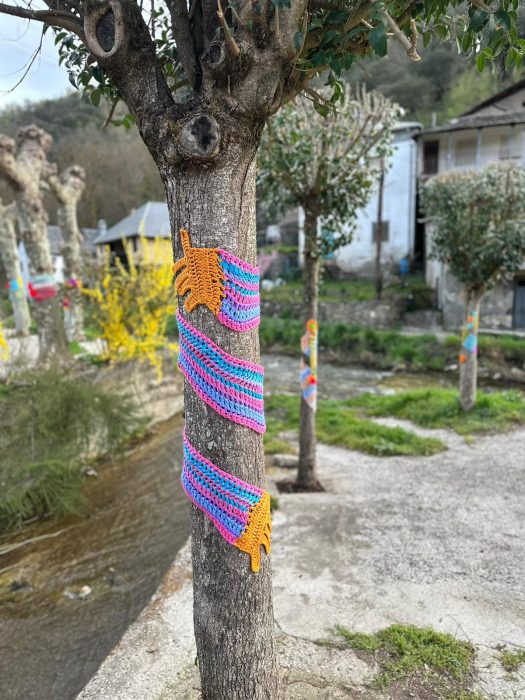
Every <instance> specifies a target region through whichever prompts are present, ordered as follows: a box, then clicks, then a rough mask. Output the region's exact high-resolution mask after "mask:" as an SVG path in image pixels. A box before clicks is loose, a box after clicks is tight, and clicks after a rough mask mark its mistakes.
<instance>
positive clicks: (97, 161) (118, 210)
mask: <svg viewBox="0 0 525 700" xmlns="http://www.w3.org/2000/svg"><path fill="white" fill-rule="evenodd" d="M105 121H106V115H105V113H104V112H103V110H102V109H100V108H96V107H94V106H93V105H91V104H90V103H88V102H86V101H85V100H82V99H80V97H79V95H78V94H77V93H74V94H71V95H68V96H67V97H63V98H60V99H58V100H45V101H43V102H38V103H34V104H29V105H26V106H24V107H19V108H16V109H8V110H5V111H4V112H2V113H0V133H7V134H9V135H11V136H14V135H15V133H16V130H17V129H18V127H19V126H22V125H25V124H37V125H38V126H40V127H42V128H43V129H45V130H46V131H48V132H49V133H50V134H51V135H52V136H53V146H52V149H51V153H50V155H49V158H50V160H51V161H54V162H56V163H57V164H58V166H59V169H62V168H65V167H67V166H68V165H72V164H73V163H78V164H79V165H81V166H82V167H83V168H85V170H86V175H87V184H88V186H87V188H86V191H85V193H84V196H83V198H82V200H81V201H80V205H79V222H80V225H81V226H88V227H94V226H96V223H97V220H98V219H100V218H103V219H106V221H107V222H108V224H109V225H112V224H114V223H116V222H117V221H119V220H120V219H122V218H123V217H124V216H126V215H127V214H129V212H130V210H131V209H132V208H133V207H137V206H140V204H142V203H143V202H145V201H147V200H149V199H152V200H159V199H163V198H164V188H163V186H162V182H161V180H160V177H159V175H158V172H157V169H156V167H155V165H154V163H153V160H152V158H151V156H150V154H149V153H148V151H147V149H146V147H145V146H144V144H143V143H142V141H141V139H140V137H139V136H138V133H137V131H136V129H135V128H132V129H130V130H129V131H127V130H126V129H124V128H122V127H116V126H111V125H109V126H107V127H105V128H103V126H104V123H105ZM0 197H1V198H2V199H3V200H4V201H9V200H10V199H11V198H12V194H11V193H10V192H9V189H8V187H7V185H6V184H5V183H4V182H3V181H2V180H1V179H0ZM46 207H47V209H48V211H49V214H50V222H51V223H54V222H55V221H56V205H55V203H54V201H53V199H52V198H51V197H50V196H46Z"/></svg>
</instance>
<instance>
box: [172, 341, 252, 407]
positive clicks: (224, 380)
mask: <svg viewBox="0 0 525 700" xmlns="http://www.w3.org/2000/svg"><path fill="white" fill-rule="evenodd" d="M180 347H181V350H183V352H185V353H187V354H188V355H189V356H190V357H191V358H192V360H193V361H194V362H196V363H197V364H198V366H199V367H200V368H201V369H202V370H204V371H205V372H206V374H208V375H209V376H210V377H212V379H216V380H217V381H219V382H221V384H224V386H227V387H230V389H234V390H235V391H240V392H241V393H243V394H246V396H250V397H251V398H252V399H263V398H264V396H263V394H262V392H256V391H253V390H252V389H248V387H245V386H243V385H242V384H239V383H238V382H234V381H231V380H230V379H227V378H226V377H224V376H222V375H221V374H219V373H218V372H215V371H214V370H213V369H211V368H210V367H209V365H206V364H205V363H204V362H203V360H201V359H200V358H199V357H196V356H195V355H193V353H192V352H191V348H189V347H188V346H187V345H186V344H185V343H183V342H181V344H180ZM184 360H185V358H184Z"/></svg>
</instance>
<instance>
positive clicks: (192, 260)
mask: <svg viewBox="0 0 525 700" xmlns="http://www.w3.org/2000/svg"><path fill="white" fill-rule="evenodd" d="M180 238H181V242H182V248H183V251H184V257H182V258H181V259H180V260H178V261H177V262H176V263H175V265H174V267H173V272H174V274H175V275H178V277H177V279H176V281H175V290H176V292H177V294H178V295H179V296H181V297H182V296H184V295H185V294H188V292H189V294H188V297H187V299H186V301H185V302H184V308H185V309H186V311H188V313H191V311H193V309H194V308H195V307H196V306H199V305H200V304H203V305H204V306H207V307H208V308H209V309H210V311H211V312H212V313H213V314H215V316H216V317H217V318H218V319H219V321H220V322H221V323H222V324H223V325H224V326H226V327H227V328H231V329H232V330H234V331H239V332H240V331H249V330H250V329H251V328H255V326H258V325H259V322H260V315H261V310H260V297H259V270H258V268H257V267H254V266H253V265H249V264H248V263H247V262H244V260H241V259H240V258H237V257H236V256H235V255H232V254H231V253H228V252H227V251H226V250H222V249H221V248H192V245H191V240H190V234H189V233H188V231H186V229H181V230H180Z"/></svg>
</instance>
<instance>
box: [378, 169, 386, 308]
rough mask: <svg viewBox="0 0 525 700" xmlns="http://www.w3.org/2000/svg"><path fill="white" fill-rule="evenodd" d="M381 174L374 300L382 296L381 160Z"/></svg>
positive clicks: (382, 182)
mask: <svg viewBox="0 0 525 700" xmlns="http://www.w3.org/2000/svg"><path fill="white" fill-rule="evenodd" d="M380 167H381V172H380V174H379V191H378V194H377V226H376V298H377V299H381V296H382V295H383V268H382V265H381V255H382V248H383V235H382V234H383V194H384V189H385V164H384V161H383V159H381V166H380Z"/></svg>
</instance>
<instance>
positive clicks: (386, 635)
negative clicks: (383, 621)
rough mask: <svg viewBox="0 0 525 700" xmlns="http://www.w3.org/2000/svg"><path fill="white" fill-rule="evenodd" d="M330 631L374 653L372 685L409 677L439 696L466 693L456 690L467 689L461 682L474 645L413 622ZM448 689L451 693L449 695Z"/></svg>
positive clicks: (467, 676)
mask: <svg viewBox="0 0 525 700" xmlns="http://www.w3.org/2000/svg"><path fill="white" fill-rule="evenodd" d="M334 632H335V634H336V635H337V636H338V637H339V638H340V639H342V641H343V642H344V643H345V644H346V645H347V646H349V647H350V648H352V649H356V650H358V651H362V652H369V653H373V654H374V656H375V659H376V661H378V662H379V665H380V671H379V673H378V674H377V675H376V676H374V678H373V679H372V685H373V686H375V687H376V688H385V687H387V686H389V685H391V684H392V683H394V682H396V681H399V680H401V679H406V678H410V682H411V684H414V683H415V684H416V686H417V684H418V683H419V684H420V687H421V688H422V689H424V690H432V689H436V690H437V689H439V692H440V693H441V694H439V695H436V697H440V698H441V697H443V691H444V692H446V693H447V695H445V697H450V698H452V697H456V698H457V697H468V695H467V696H465V695H463V696H462V695H459V693H460V692H463V693H468V692H471V691H470V690H469V689H468V688H467V687H465V686H464V684H465V683H466V682H468V680H469V679H470V676H471V674H472V664H473V660H474V649H473V647H472V645H471V644H469V643H468V642H463V641H460V640H458V639H455V638H454V637H452V636H451V635H450V634H444V633H442V632H436V631H435V630H433V629H432V628H430V627H425V628H420V627H414V626H413V625H391V626H390V627H387V628H386V629H384V630H380V631H379V632H376V633H375V634H362V633H357V632H351V631H349V630H347V629H345V628H344V627H341V626H337V627H336V628H335V630H334ZM462 686H463V687H462ZM451 691H453V692H454V693H455V694H453V695H451V694H450V692H451ZM416 696H417V695H416ZM416 696H415V697H416ZM426 697H434V696H433V695H431V696H428V695H425V698H426Z"/></svg>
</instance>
